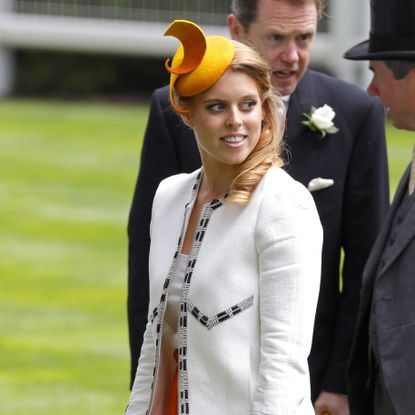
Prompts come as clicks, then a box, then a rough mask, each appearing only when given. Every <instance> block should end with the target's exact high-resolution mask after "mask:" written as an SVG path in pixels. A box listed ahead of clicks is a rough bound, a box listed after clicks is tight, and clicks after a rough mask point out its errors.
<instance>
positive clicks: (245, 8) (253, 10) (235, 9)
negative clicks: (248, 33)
mask: <svg viewBox="0 0 415 415" xmlns="http://www.w3.org/2000/svg"><path fill="white" fill-rule="evenodd" d="M259 1H261V0H232V3H231V13H232V14H234V15H235V16H236V17H237V18H238V20H239V21H240V22H241V24H242V26H243V27H244V28H245V30H247V29H248V28H249V26H250V25H251V23H253V22H254V21H255V20H256V17H257V10H258V2H259ZM279 1H283V2H285V3H289V4H292V5H295V6H301V5H304V4H307V3H314V4H315V6H316V9H317V13H318V17H319V18H321V17H322V16H323V13H324V8H325V4H326V0H279Z"/></svg>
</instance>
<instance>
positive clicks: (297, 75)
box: [228, 0, 318, 95]
mask: <svg viewBox="0 0 415 415" xmlns="http://www.w3.org/2000/svg"><path fill="white" fill-rule="evenodd" d="M317 20H318V13H317V8H316V6H315V4H314V2H312V1H310V2H308V3H306V4H304V5H292V4H289V3H287V2H285V1H284V0H258V10H257V18H256V20H255V21H254V22H253V23H252V24H251V25H250V27H249V28H248V29H247V30H245V29H244V27H243V26H242V25H241V24H240V22H239V21H238V20H237V19H236V17H235V16H234V15H230V16H228V24H229V29H230V31H231V35H232V37H233V38H234V39H236V40H239V41H241V42H244V43H247V44H249V45H251V46H253V47H254V48H255V49H256V50H257V51H258V52H260V53H261V54H262V56H263V57H264V58H265V59H266V60H267V61H268V62H269V64H270V65H271V69H272V83H273V85H274V87H275V88H276V89H277V91H278V92H279V93H280V94H281V95H290V94H292V93H293V92H294V91H295V88H296V87H297V84H298V82H299V81H300V79H301V78H302V77H303V75H304V72H305V71H306V69H307V67H308V64H309V61H310V52H311V48H312V45H313V40H314V37H315V34H316V30H317Z"/></svg>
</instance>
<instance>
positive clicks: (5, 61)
mask: <svg viewBox="0 0 415 415" xmlns="http://www.w3.org/2000/svg"><path fill="white" fill-rule="evenodd" d="M12 10H13V0H0V98H1V97H5V96H7V95H8V94H10V92H11V90H12V86H13V78H14V60H13V52H12V50H11V49H10V48H7V47H6V46H4V43H3V39H2V38H1V26H2V22H3V21H4V20H5V18H6V17H5V13H10V12H11V11H12Z"/></svg>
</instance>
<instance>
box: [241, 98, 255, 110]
mask: <svg viewBox="0 0 415 415" xmlns="http://www.w3.org/2000/svg"><path fill="white" fill-rule="evenodd" d="M255 105H256V101H253V100H249V101H245V102H243V103H242V105H241V108H242V110H245V111H249V110H251V109H253V108H254V107H255Z"/></svg>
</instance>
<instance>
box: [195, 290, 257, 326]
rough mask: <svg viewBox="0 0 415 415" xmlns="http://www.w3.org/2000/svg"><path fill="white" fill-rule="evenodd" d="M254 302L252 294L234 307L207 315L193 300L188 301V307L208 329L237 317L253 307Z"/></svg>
mask: <svg viewBox="0 0 415 415" xmlns="http://www.w3.org/2000/svg"><path fill="white" fill-rule="evenodd" d="M253 304H254V296H253V295H251V296H250V297H248V298H246V299H245V300H243V301H241V302H239V303H238V304H235V305H234V306H232V307H229V308H227V309H226V310H224V311H221V312H220V313H218V314H215V315H213V316H210V317H209V316H207V315H206V314H204V313H202V312H201V311H200V310H199V309H198V308H197V307H196V306H195V305H194V304H193V303H192V302H191V301H188V302H187V309H188V310H189V312H190V313H191V314H192V315H193V316H194V317H196V319H197V320H198V321H199V322H200V323H201V324H202V325H203V326H205V327H206V328H207V329H208V330H211V329H212V328H213V327H215V326H217V325H218V324H220V323H222V322H224V321H226V320H229V319H230V318H232V317H235V316H236V315H237V314H239V313H240V312H242V311H244V310H247V309H248V308H249V307H252V306H253Z"/></svg>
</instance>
